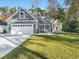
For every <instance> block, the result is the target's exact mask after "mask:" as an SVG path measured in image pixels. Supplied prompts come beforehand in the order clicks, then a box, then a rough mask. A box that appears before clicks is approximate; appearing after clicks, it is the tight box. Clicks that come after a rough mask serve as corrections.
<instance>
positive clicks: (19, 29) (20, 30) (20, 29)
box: [11, 24, 34, 34]
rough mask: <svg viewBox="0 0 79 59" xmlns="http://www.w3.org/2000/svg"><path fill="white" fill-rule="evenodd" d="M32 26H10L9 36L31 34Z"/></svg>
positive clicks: (32, 31)
mask: <svg viewBox="0 0 79 59" xmlns="http://www.w3.org/2000/svg"><path fill="white" fill-rule="evenodd" d="M33 33H34V26H33V24H11V34H33Z"/></svg>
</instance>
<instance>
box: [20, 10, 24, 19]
mask: <svg viewBox="0 0 79 59" xmlns="http://www.w3.org/2000/svg"><path fill="white" fill-rule="evenodd" d="M19 18H20V19H25V12H24V11H21V12H19Z"/></svg>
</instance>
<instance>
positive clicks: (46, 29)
mask: <svg viewBox="0 0 79 59" xmlns="http://www.w3.org/2000/svg"><path fill="white" fill-rule="evenodd" d="M37 32H38V33H51V32H52V28H51V25H50V24H40V25H38V30H37Z"/></svg>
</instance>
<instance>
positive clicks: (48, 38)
mask: <svg viewBox="0 0 79 59" xmlns="http://www.w3.org/2000/svg"><path fill="white" fill-rule="evenodd" d="M2 59H79V35H78V34H56V35H35V36H32V37H31V38H30V39H28V41H26V42H24V43H23V44H22V45H21V46H19V47H18V48H16V49H15V50H13V51H12V52H11V53H9V54H8V55H6V56H5V57H4V58H2Z"/></svg>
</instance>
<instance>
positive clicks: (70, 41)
mask: <svg viewBox="0 0 79 59" xmlns="http://www.w3.org/2000/svg"><path fill="white" fill-rule="evenodd" d="M37 36H38V37H42V38H43V40H49V41H57V42H64V43H63V44H65V45H68V46H70V47H74V48H78V49H79V46H78V45H79V39H78V38H75V39H72V38H67V37H63V36H59V35H53V36H52V35H37ZM75 45H77V46H75Z"/></svg>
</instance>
